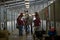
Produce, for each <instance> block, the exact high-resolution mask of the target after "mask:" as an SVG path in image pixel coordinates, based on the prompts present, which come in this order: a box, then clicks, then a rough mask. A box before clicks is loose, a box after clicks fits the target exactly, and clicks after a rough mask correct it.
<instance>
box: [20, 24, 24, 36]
mask: <svg viewBox="0 0 60 40" xmlns="http://www.w3.org/2000/svg"><path fill="white" fill-rule="evenodd" d="M22 35H23V26H22V25H19V36H22Z"/></svg>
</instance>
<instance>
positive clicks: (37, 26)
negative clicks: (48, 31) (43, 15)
mask: <svg viewBox="0 0 60 40" xmlns="http://www.w3.org/2000/svg"><path fill="white" fill-rule="evenodd" d="M40 25H41V21H40V17H39V15H38V13H37V12H35V20H34V26H35V29H34V30H35V32H34V35H36V37H37V38H38V39H40V40H41V37H42V30H41V27H40Z"/></svg>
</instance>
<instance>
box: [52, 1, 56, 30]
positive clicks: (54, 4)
mask: <svg viewBox="0 0 60 40" xmlns="http://www.w3.org/2000/svg"><path fill="white" fill-rule="evenodd" d="M53 10H54V28H55V29H56V18H55V14H56V13H55V1H54V3H53Z"/></svg>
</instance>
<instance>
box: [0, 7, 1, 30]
mask: <svg viewBox="0 0 60 40" xmlns="http://www.w3.org/2000/svg"><path fill="white" fill-rule="evenodd" d="M0 16H1V6H0ZM0 30H1V17H0Z"/></svg>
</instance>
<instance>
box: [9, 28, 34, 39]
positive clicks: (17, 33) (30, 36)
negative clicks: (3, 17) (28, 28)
mask: <svg viewBox="0 0 60 40" xmlns="http://www.w3.org/2000/svg"><path fill="white" fill-rule="evenodd" d="M9 40H33V37H32V35H31V33H29V34H28V35H27V36H26V34H25V33H24V34H23V36H19V31H18V29H16V30H15V31H13V32H12V33H11V35H10V36H9Z"/></svg>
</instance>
